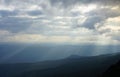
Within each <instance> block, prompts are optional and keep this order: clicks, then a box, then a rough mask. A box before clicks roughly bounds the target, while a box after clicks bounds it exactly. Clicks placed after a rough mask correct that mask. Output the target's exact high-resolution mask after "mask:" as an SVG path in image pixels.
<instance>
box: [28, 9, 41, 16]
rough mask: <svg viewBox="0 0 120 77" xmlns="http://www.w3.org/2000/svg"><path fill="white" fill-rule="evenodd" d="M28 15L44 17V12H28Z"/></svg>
mask: <svg viewBox="0 0 120 77" xmlns="http://www.w3.org/2000/svg"><path fill="white" fill-rule="evenodd" d="M27 13H28V14H29V15H30V16H38V15H43V12H42V11H40V10H34V11H28V12H27Z"/></svg>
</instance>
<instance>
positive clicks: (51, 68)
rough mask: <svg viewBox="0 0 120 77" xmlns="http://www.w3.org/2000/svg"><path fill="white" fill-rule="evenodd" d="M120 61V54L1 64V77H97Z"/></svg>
mask: <svg viewBox="0 0 120 77" xmlns="http://www.w3.org/2000/svg"><path fill="white" fill-rule="evenodd" d="M118 60H120V54H107V55H100V56H87V57H80V56H77V55H72V56H70V57H68V58H66V59H61V60H52V61H43V62H37V63H11V64H0V77H97V76H99V75H101V74H102V73H103V72H105V71H106V70H107V69H108V68H109V67H110V66H111V65H113V64H114V63H116V62H117V61H118Z"/></svg>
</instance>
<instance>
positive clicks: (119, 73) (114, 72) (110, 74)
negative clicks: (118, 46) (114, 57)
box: [103, 61, 120, 77]
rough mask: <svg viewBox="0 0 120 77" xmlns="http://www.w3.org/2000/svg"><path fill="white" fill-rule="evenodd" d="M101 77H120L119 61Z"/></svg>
mask: <svg viewBox="0 0 120 77" xmlns="http://www.w3.org/2000/svg"><path fill="white" fill-rule="evenodd" d="M103 77H120V61H118V62H117V63H116V64H113V65H112V66H111V67H110V68H109V69H108V70H107V71H106V72H105V73H103Z"/></svg>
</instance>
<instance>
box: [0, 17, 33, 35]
mask: <svg viewBox="0 0 120 77" xmlns="http://www.w3.org/2000/svg"><path fill="white" fill-rule="evenodd" d="M31 23H32V22H31V21H29V20H26V19H20V18H14V17H6V18H2V19H1V20H0V29H3V30H8V31H10V32H13V33H14V32H20V31H23V30H25V29H27V28H28V27H29V26H30V24H31Z"/></svg>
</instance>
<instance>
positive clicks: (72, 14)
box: [0, 0, 120, 43]
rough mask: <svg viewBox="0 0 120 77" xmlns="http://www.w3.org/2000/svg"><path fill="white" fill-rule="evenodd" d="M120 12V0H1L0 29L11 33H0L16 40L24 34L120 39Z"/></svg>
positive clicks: (27, 36)
mask: <svg viewBox="0 0 120 77" xmlns="http://www.w3.org/2000/svg"><path fill="white" fill-rule="evenodd" d="M119 16H120V1H119V0H99V1H98V0H46V1H44V0H36V1H34V0H1V1H0V30H1V31H2V32H3V33H4V31H7V32H8V34H7V35H6V34H0V36H3V35H5V36H3V37H2V38H6V37H7V38H6V40H8V39H9V41H13V42H14V40H16V41H19V40H20V39H19V38H20V37H22V38H23V39H22V40H25V41H27V40H29V42H30V41H33V40H36V39H37V38H38V39H41V38H42V39H41V40H43V41H44V42H45V41H46V42H50V41H51V42H57V41H60V39H62V40H63V41H62V40H61V41H60V42H68V41H67V40H69V42H70V41H71V42H76V43H77V42H82V41H84V42H85V41H86V42H96V43H97V42H98V41H103V42H106V40H108V39H109V42H110V41H115V40H116V41H119V35H118V34H119V30H118V29H119V21H118V20H119V19H120V18H119ZM113 23H114V27H113V26H112V25H113ZM2 32H1V33H2ZM88 36H89V37H88ZM43 37H45V38H44V39H43ZM101 37H103V38H104V39H103V38H101ZM59 38H60V39H59ZM55 39H56V41H54V40H55ZM65 39H67V40H65ZM2 40H3V39H0V41H2ZM47 40H49V41H47ZM75 40H77V41H75ZM78 40H79V41H78ZM81 40H82V41H81ZM40 42H42V41H40Z"/></svg>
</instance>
